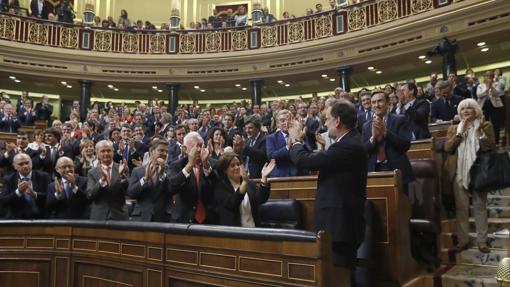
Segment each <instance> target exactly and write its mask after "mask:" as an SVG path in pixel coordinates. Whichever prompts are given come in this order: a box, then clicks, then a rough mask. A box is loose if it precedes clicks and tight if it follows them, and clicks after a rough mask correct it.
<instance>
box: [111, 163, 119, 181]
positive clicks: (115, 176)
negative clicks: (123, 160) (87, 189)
mask: <svg viewBox="0 0 510 287" xmlns="http://www.w3.org/2000/svg"><path fill="white" fill-rule="evenodd" d="M119 177H120V176H119V165H118V164H117V163H115V162H114V163H113V166H112V183H114V182H116V181H117V180H118V179H119Z"/></svg>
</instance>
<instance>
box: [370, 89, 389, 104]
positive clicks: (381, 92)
mask: <svg viewBox="0 0 510 287" xmlns="http://www.w3.org/2000/svg"><path fill="white" fill-rule="evenodd" d="M377 94H383V95H384V99H385V100H386V101H387V102H388V101H389V100H390V95H388V94H386V93H385V92H384V91H382V90H373V91H372V94H371V95H370V98H372V97H373V96H374V95H377Z"/></svg>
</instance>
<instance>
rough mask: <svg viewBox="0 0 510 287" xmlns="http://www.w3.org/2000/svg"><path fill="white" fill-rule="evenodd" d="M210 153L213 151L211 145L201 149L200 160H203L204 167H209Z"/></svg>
mask: <svg viewBox="0 0 510 287" xmlns="http://www.w3.org/2000/svg"><path fill="white" fill-rule="evenodd" d="M210 154H211V151H210V150H209V147H206V148H202V149H201V150H200V160H201V161H202V164H203V166H204V168H209V155H210Z"/></svg>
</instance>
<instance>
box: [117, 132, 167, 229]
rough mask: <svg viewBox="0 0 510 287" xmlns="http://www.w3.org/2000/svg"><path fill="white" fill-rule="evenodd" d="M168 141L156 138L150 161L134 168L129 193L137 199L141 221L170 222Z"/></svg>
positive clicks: (150, 151) (152, 144) (152, 146)
mask: <svg viewBox="0 0 510 287" xmlns="http://www.w3.org/2000/svg"><path fill="white" fill-rule="evenodd" d="M167 155H168V143H167V142H166V141H164V140H160V139H155V140H154V141H153V142H152V143H151V146H150V149H149V156H150V158H149V162H148V163H147V165H146V166H140V167H137V168H135V169H134V170H133V172H132V174H131V177H130V178H129V187H128V191H127V194H128V196H129V197H130V198H131V199H136V205H137V207H138V209H139V210H140V220H141V221H160V222H169V221H170V217H169V215H168V214H167V212H166V207H167V205H168V203H169V202H170V199H171V196H172V190H171V189H170V182H169V178H168V176H167V172H166V161H167Z"/></svg>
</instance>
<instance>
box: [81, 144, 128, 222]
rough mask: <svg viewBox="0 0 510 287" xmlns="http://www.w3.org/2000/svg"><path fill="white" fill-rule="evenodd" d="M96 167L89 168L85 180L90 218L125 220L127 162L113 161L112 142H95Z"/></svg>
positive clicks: (126, 217)
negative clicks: (90, 202)
mask: <svg viewBox="0 0 510 287" xmlns="http://www.w3.org/2000/svg"><path fill="white" fill-rule="evenodd" d="M96 155H97V157H98V159H99V164H98V165H97V167H95V168H93V169H91V170H90V172H89V173H88V180H87V197H88V198H89V199H90V200H91V201H92V208H91V210H90V219H92V220H127V219H128V216H127V213H126V211H125V209H124V205H125V198H124V196H125V195H126V190H127V188H128V180H127V178H126V174H127V169H128V167H127V162H126V160H122V161H121V162H120V164H117V163H115V162H113V143H112V142H111V141H108V140H102V141H99V142H98V143H97V144H96Z"/></svg>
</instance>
